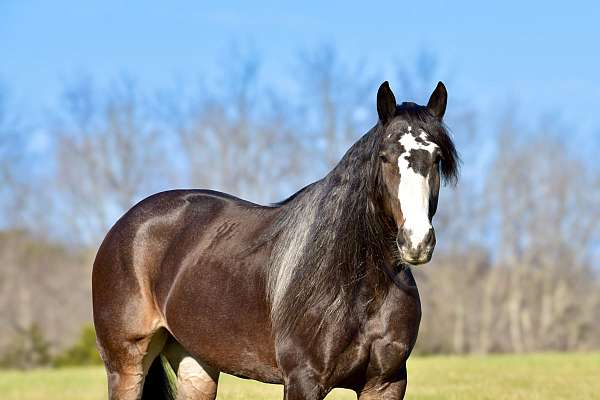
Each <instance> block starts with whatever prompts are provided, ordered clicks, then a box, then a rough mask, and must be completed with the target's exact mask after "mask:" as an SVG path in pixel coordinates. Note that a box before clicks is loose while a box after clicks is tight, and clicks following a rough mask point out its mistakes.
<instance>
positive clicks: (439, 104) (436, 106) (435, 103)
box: [427, 82, 448, 120]
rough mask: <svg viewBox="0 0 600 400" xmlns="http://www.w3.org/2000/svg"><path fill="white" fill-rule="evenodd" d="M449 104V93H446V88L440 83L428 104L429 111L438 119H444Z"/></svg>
mask: <svg viewBox="0 0 600 400" xmlns="http://www.w3.org/2000/svg"><path fill="white" fill-rule="evenodd" d="M447 103H448V92H447V91H446V86H444V84H443V83H442V82H438V84H437V86H436V87H435V90H434V91H433V93H431V97H430V98H429V101H428V102H427V109H428V110H429V112H430V113H431V115H433V116H434V117H436V118H437V119H440V120H441V119H442V118H444V113H445V112H446V104H447Z"/></svg>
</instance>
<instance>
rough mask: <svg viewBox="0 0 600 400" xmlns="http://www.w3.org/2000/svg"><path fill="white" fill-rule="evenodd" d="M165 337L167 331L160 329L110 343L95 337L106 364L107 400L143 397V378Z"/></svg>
mask: <svg viewBox="0 0 600 400" xmlns="http://www.w3.org/2000/svg"><path fill="white" fill-rule="evenodd" d="M116 336H118V334H117V335H116ZM113 339H114V338H113ZM166 339H167V333H166V331H165V330H164V329H159V330H156V331H154V332H152V333H150V334H148V335H147V336H144V337H136V338H122V339H121V340H111V341H110V343H108V342H106V341H101V340H98V348H99V349H100V354H101V355H102V359H103V361H104V364H105V366H106V373H107V377H108V395H109V399H110V400H138V399H140V398H141V397H142V391H143V386H144V378H145V376H146V374H147V373H148V370H149V369H150V365H151V364H152V362H153V361H154V359H155V358H156V357H157V356H158V355H159V354H160V352H161V350H162V348H163V347H164V344H165V342H166Z"/></svg>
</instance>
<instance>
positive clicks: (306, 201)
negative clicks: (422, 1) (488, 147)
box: [92, 81, 459, 400]
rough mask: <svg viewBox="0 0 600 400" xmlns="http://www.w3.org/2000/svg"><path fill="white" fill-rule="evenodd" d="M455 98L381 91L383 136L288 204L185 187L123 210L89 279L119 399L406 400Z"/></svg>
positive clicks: (452, 162) (368, 138)
mask: <svg viewBox="0 0 600 400" xmlns="http://www.w3.org/2000/svg"><path fill="white" fill-rule="evenodd" d="M446 103H447V91H446V88H445V86H444V85H443V83H442V82H439V83H438V85H437V87H436V88H435V90H434V91H433V92H432V94H431V96H430V98H429V101H428V103H427V105H426V106H422V105H417V104H415V103H412V102H404V103H402V104H400V105H398V104H397V103H396V99H395V96H394V94H393V92H392V90H391V88H390V86H389V84H388V82H387V81H386V82H384V83H382V84H381V86H380V87H379V90H378V92H377V114H378V121H377V122H376V124H375V125H374V126H373V128H371V129H370V130H369V131H368V132H367V133H366V134H364V136H362V137H361V138H360V139H359V140H358V141H357V142H356V143H354V144H353V145H352V146H351V147H350V149H349V150H348V151H347V152H346V153H345V155H344V156H343V158H342V159H341V161H339V163H338V164H337V165H336V166H335V167H334V168H333V169H332V170H331V171H330V172H329V173H328V174H327V175H326V176H325V177H324V178H322V179H320V180H318V181H316V182H314V183H312V184H309V185H308V186H306V187H304V188H303V189H301V190H299V191H298V192H297V193H295V194H293V195H292V196H291V197H289V198H288V199H286V200H284V201H281V202H279V203H275V204H271V205H258V204H254V203H251V202H248V201H245V200H242V199H239V198H236V197H234V196H231V195H229V194H224V193H220V192H217V191H211V190H200V189H190V190H171V191H166V192H161V193H158V194H154V195H152V196H150V197H148V198H146V199H144V200H142V201H141V202H139V203H138V204H137V205H135V206H134V207H132V208H131V209H130V210H129V211H127V212H126V213H125V214H124V215H123V216H122V217H121V218H120V219H119V220H118V221H117V222H116V223H115V225H114V226H113V227H112V228H111V229H110V231H109V232H108V234H107V235H106V237H105V239H104V241H103V242H102V244H101V246H100V248H99V250H98V253H97V255H96V258H95V261H94V266H93V274H92V289H93V290H92V293H93V296H92V297H93V311H94V324H95V329H96V337H97V346H98V350H99V352H100V355H101V357H102V360H103V361H104V364H105V367H106V372H107V377H108V392H109V398H110V399H111V400H117V399H119V400H133V399H140V398H141V399H150V398H174V396H176V398H177V399H198V400H199V399H202V400H212V399H214V398H215V397H216V393H217V384H218V379H219V374H220V372H225V373H228V374H232V375H235V376H237V377H242V378H247V379H254V380H257V381H261V382H266V383H274V384H283V385H284V395H283V397H284V399H286V400H301V399H302V400H319V399H323V398H324V397H325V396H326V395H327V393H328V392H329V391H331V390H332V389H333V388H347V389H351V390H353V391H355V392H356V393H357V395H358V398H359V399H360V400H367V399H379V398H381V399H383V398H385V399H402V398H403V397H404V394H405V390H406V384H407V371H406V361H407V359H408V357H409V355H410V353H411V351H412V349H413V346H414V344H415V340H416V338H417V333H418V329H419V323H420V318H421V306H420V299H419V294H418V290H417V287H416V283H415V280H414V278H413V276H412V273H411V266H414V265H419V264H424V263H427V262H428V261H429V260H430V259H431V256H432V253H433V250H434V247H435V243H436V239H435V232H434V229H433V226H432V219H433V216H434V214H435V212H436V209H437V205H438V194H439V190H440V181H444V182H452V183H454V182H456V179H457V176H458V165H459V157H458V155H457V151H456V149H455V146H454V144H453V142H452V140H451V138H450V136H449V134H448V131H447V129H446V127H445V124H444V123H443V116H444V113H445V110H446ZM170 368H172V370H173V371H174V372H175V374H176V375H175V376H173V374H172V372H169V371H168V370H169V369H170ZM169 375H170V376H169Z"/></svg>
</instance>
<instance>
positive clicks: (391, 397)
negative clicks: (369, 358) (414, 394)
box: [357, 367, 407, 400]
mask: <svg viewBox="0 0 600 400" xmlns="http://www.w3.org/2000/svg"><path fill="white" fill-rule="evenodd" d="M406 383H407V380H406V367H404V368H403V369H402V370H401V371H400V373H399V374H398V375H397V376H395V377H394V379H393V380H392V381H388V380H381V379H380V378H376V379H372V380H371V381H369V382H367V384H365V386H364V387H363V388H362V389H361V390H360V391H358V392H357V394H358V400H402V399H404V394H405V393H406Z"/></svg>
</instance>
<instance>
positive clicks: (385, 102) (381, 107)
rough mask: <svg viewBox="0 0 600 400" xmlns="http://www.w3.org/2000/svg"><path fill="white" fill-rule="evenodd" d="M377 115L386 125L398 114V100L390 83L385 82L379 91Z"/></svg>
mask: <svg viewBox="0 0 600 400" xmlns="http://www.w3.org/2000/svg"><path fill="white" fill-rule="evenodd" d="M377 114H378V115H379V120H380V121H381V122H382V123H384V124H385V123H386V122H388V121H389V120H390V119H392V118H393V117H394V115H395V114H396V98H395V97H394V93H392V89H390V84H389V83H388V81H385V82H383V83H382V84H381V86H379V90H378V91H377Z"/></svg>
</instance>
